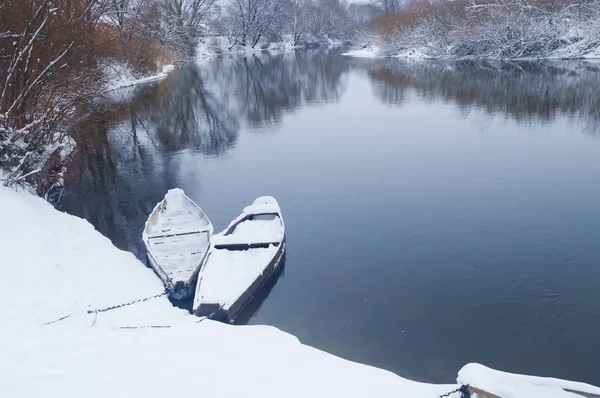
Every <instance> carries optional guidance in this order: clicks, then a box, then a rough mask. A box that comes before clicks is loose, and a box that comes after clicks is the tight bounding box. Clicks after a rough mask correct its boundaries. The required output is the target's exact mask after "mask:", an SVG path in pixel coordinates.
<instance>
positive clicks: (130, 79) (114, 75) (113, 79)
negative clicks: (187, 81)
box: [104, 64, 175, 91]
mask: <svg viewBox="0 0 600 398" xmlns="http://www.w3.org/2000/svg"><path fill="white" fill-rule="evenodd" d="M174 68H175V66H174V65H165V66H163V67H162V70H161V72H160V73H157V74H155V75H151V76H136V75H135V74H134V73H133V71H132V70H131V69H130V68H128V67H127V66H126V65H121V64H112V65H109V66H107V67H105V68H104V70H105V78H106V81H107V85H106V87H105V89H106V91H113V90H116V89H119V88H124V87H130V86H135V85H138V84H144V83H150V82H154V81H158V80H161V79H164V78H165V77H166V76H167V74H168V73H169V72H170V71H172V70H173V69H174Z"/></svg>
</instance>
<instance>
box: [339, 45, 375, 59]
mask: <svg viewBox="0 0 600 398" xmlns="http://www.w3.org/2000/svg"><path fill="white" fill-rule="evenodd" d="M342 55H346V56H349V57H356V58H380V57H381V56H380V55H379V47H377V46H372V47H365V48H358V49H354V50H350V51H347V52H345V53H343V54H342Z"/></svg>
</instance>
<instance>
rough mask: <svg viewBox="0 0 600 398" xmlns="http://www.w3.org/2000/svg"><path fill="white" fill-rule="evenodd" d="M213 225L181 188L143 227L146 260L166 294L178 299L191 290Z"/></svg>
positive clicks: (169, 197) (159, 204) (173, 193)
mask: <svg viewBox="0 0 600 398" xmlns="http://www.w3.org/2000/svg"><path fill="white" fill-rule="evenodd" d="M212 234H213V225H212V224H211V222H210V220H209V219H208V217H207V216H206V214H204V212H203V211H202V209H200V207H199V206H198V205H197V204H196V203H194V202H193V201H192V200H191V199H190V198H188V197H187V196H186V195H185V193H184V192H183V190H181V189H171V190H169V191H168V192H167V194H166V195H165V198H164V199H163V200H162V201H161V202H159V203H158V204H157V205H156V207H155V208H154V210H153V211H152V214H150V217H149V218H148V221H146V226H145V228H144V233H143V234H142V239H143V240H144V245H146V252H147V255H148V262H149V263H150V265H151V266H152V268H154V270H155V271H156V273H157V274H158V276H159V277H160V279H162V281H163V283H164V284H165V286H166V287H167V288H168V289H169V295H170V296H171V297H172V298H174V299H176V300H181V299H184V298H186V297H190V296H191V295H192V294H193V293H194V282H195V280H196V277H197V275H198V271H199V270H200V266H201V265H202V262H203V261H204V259H205V257H206V254H207V253H208V249H209V246H210V240H211V237H212Z"/></svg>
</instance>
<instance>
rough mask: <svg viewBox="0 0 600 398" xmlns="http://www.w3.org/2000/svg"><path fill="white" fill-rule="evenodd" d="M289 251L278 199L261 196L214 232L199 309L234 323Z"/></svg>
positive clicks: (200, 287)
mask: <svg viewBox="0 0 600 398" xmlns="http://www.w3.org/2000/svg"><path fill="white" fill-rule="evenodd" d="M284 251H285V226H284V223H283V218H282V217H281V210H280V208H279V205H278V204H277V201H276V200H275V198H273V197H270V196H263V197H260V198H257V199H256V200H255V201H254V203H253V204H252V205H250V206H248V207H246V208H245V209H244V211H243V213H242V214H241V215H239V216H238V217H237V218H236V219H235V220H233V221H232V222H231V223H230V224H229V226H228V227H227V229H225V231H223V232H221V233H220V234H217V235H214V236H213V240H212V244H211V249H210V252H209V253H208V256H207V257H206V260H205V261H204V264H203V265H202V268H201V270H200V274H199V275H198V282H197V285H196V296H195V297H194V307H193V308H194V313H195V314H196V315H198V316H207V317H209V318H211V319H215V320H220V321H226V322H232V321H233V320H234V319H235V318H236V317H237V315H238V314H239V313H240V312H241V311H242V310H243V309H244V307H245V306H246V305H247V304H248V303H249V302H250V300H252V298H253V297H254V295H255V294H256V293H257V292H258V291H259V290H260V288H261V287H262V286H263V285H264V284H265V283H266V282H267V281H268V280H269V279H270V278H271V277H272V276H273V275H274V273H275V271H276V270H277V269H278V267H279V266H280V265H281V262H282V257H283V254H284Z"/></svg>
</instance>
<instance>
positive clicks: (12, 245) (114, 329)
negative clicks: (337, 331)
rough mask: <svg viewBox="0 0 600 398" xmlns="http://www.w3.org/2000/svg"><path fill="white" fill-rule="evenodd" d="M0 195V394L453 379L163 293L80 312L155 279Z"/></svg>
mask: <svg viewBox="0 0 600 398" xmlns="http://www.w3.org/2000/svg"><path fill="white" fill-rule="evenodd" d="M0 203H1V204H2V209H3V215H2V226H3V228H1V229H0V253H1V254H0V258H1V260H2V261H1V264H2V267H3V269H2V278H1V279H0V300H2V302H3V303H5V305H3V306H2V307H1V308H0V353H1V355H0V375H1V376H0V384H1V385H2V387H1V388H2V394H3V396H20V397H40V396H50V397H54V396H61V397H78V396H82V397H86V398H100V397H102V398H105V397H112V396H122V397H139V396H144V397H148V398H153V397H160V398H163V397H165V396H187V395H190V394H200V395H202V396H203V397H207V398H212V397H215V398H222V397H240V396H244V397H247V396H248V397H254V396H260V397H261V398H276V397H281V396H282V395H285V396H286V397H289V398H296V397H298V398H305V397H337V396H342V397H346V398H354V397H356V398H363V397H371V396H372V397H378V398H387V397H390V398H392V397H393V398H397V397H415V398H437V397H439V396H440V395H441V394H444V393H447V392H449V391H452V390H454V389H455V388H456V387H457V386H456V385H432V384H424V383H417V382H413V381H410V380H407V379H404V378H402V377H399V376H397V375H395V374H393V373H390V372H387V371H384V370H381V369H377V368H374V367H370V366H367V365H362V364H358V363H354V362H350V361H346V360H344V359H341V358H339V357H336V356H333V355H330V354H327V353H325V352H323V351H320V350H317V349H314V348H311V347H308V346H306V345H303V344H301V343H300V342H299V341H298V339H297V338H295V337H294V336H292V335H290V334H287V333H284V332H281V331H279V330H277V329H275V328H272V327H268V326H233V325H226V324H221V323H217V322H213V321H210V320H206V319H202V318H197V317H194V316H192V315H190V314H189V313H188V312H187V311H183V310H179V309H177V308H174V307H173V306H172V305H171V303H170V302H169V301H168V300H167V299H166V298H165V297H164V296H161V297H158V298H153V299H149V300H147V301H144V302H139V303H136V304H134V305H130V306H125V307H122V308H119V309H115V310H111V311H106V312H95V311H91V312H90V313H88V312H87V311H88V310H90V309H92V310H94V309H102V308H104V307H108V306H113V305H116V304H120V303H125V302H129V301H132V300H136V299H141V298H145V297H151V296H155V295H160V294H161V292H162V291H163V285H162V283H161V282H160V280H159V279H158V278H157V277H156V276H155V275H154V273H153V272H152V271H151V270H150V269H148V268H146V267H144V265H143V264H142V263H140V262H139V261H138V260H137V259H136V258H135V257H134V256H133V255H132V254H131V253H127V252H124V251H120V250H118V249H117V248H115V247H114V246H113V245H112V244H111V242H110V241H109V240H108V239H107V238H105V237H103V236H102V235H101V234H100V233H98V232H97V231H95V230H94V228H93V227H92V226H91V225H90V224H89V223H87V222H86V221H84V220H82V219H79V218H77V217H74V216H70V215H67V214H65V213H61V212H59V211H57V210H55V209H54V208H53V207H51V206H50V205H49V204H48V203H46V202H45V201H44V200H42V199H41V198H38V197H35V196H33V195H30V194H28V193H26V192H23V191H21V192H16V191H14V190H12V189H9V188H6V187H4V186H0ZM70 314H72V315H71V316H70V317H68V318H65V319H64V320H63V321H58V322H55V323H52V324H48V325H46V323H47V322H49V321H52V320H56V319H58V318H61V317H64V316H65V315H70ZM459 381H460V382H471V383H472V384H475V383H482V385H481V387H484V384H485V383H489V388H491V389H493V390H494V391H509V392H513V393H515V394H522V392H527V391H526V390H525V389H527V388H531V389H533V388H534V387H535V386H536V385H540V384H542V385H560V386H564V387H571V386H572V387H575V388H577V389H580V390H585V391H590V392H595V393H596V394H597V393H599V392H598V389H597V388H595V387H592V386H587V385H582V384H579V383H567V382H562V381H556V380H552V379H539V378H529V377H528V376H522V377H514V375H507V374H505V373H502V372H495V371H492V370H490V369H487V368H484V367H482V366H480V365H468V366H466V367H465V368H464V369H463V370H462V371H461V372H460V376H459ZM529 391H533V390H529ZM548 391H550V390H544V392H548ZM537 392H538V391H536V393H537ZM551 392H552V393H553V394H554V393H555V392H556V393H560V392H559V391H558V390H556V389H555V388H553V389H552V390H551ZM557 396H559V395H557ZM521 397H523V395H514V396H512V397H510V398H521ZM537 397H541V396H539V395H537V396H527V398H537ZM545 397H546V398H552V397H553V396H549V395H547V396H545ZM450 398H458V394H456V393H455V394H452V395H451V396H450Z"/></svg>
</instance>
